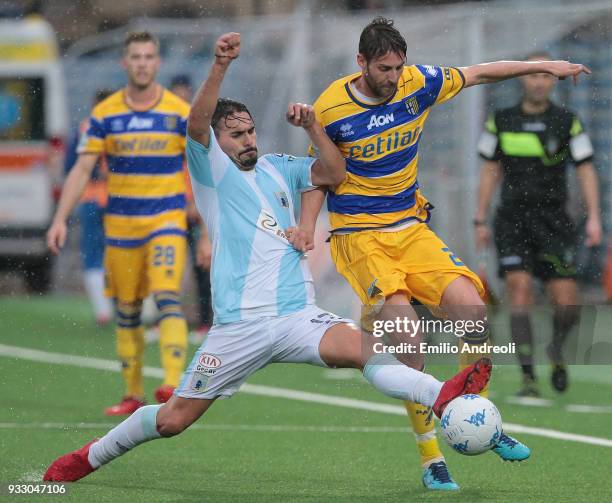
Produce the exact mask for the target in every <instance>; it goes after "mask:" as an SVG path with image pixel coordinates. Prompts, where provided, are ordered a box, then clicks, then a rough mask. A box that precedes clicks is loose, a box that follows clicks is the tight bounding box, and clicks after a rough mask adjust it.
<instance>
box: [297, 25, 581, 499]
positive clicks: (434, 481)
mask: <svg viewBox="0 0 612 503" xmlns="http://www.w3.org/2000/svg"><path fill="white" fill-rule="evenodd" d="M406 51H407V45H406V41H405V40H404V38H403V37H402V36H401V34H400V33H399V32H398V31H397V29H396V28H395V27H394V26H393V21H391V20H388V19H385V18H381V17H379V18H376V19H374V20H373V21H372V22H371V23H370V24H369V25H368V26H366V27H365V29H364V30H363V32H362V34H361V38H360V40H359V54H358V55H357V63H358V65H359V67H360V68H361V71H360V72H358V73H355V74H352V75H348V76H346V77H343V78H341V79H339V80H337V81H335V82H333V83H332V84H331V85H330V86H329V87H328V88H327V89H326V90H325V91H323V93H322V94H321V95H320V96H319V98H318V99H317V100H316V102H315V104H314V107H315V110H316V112H317V118H318V120H319V121H320V122H321V123H322V124H323V125H324V127H325V130H326V132H327V134H328V135H329V136H330V137H331V138H332V140H333V141H334V143H336V145H337V146H338V148H339V149H340V151H341V152H342V154H343V156H344V157H345V158H346V160H347V176H346V179H345V180H344V182H342V183H341V184H339V185H337V186H334V187H329V188H328V192H327V207H328V210H329V218H330V224H331V228H332V237H331V254H332V258H333V260H334V262H335V264H336V268H337V270H338V272H339V273H340V274H342V275H343V276H344V277H345V278H346V280H347V281H348V282H349V283H350V284H351V286H352V287H353V289H354V290H355V292H356V293H357V295H359V297H360V299H361V301H362V303H363V304H364V305H365V306H369V307H370V308H375V309H374V310H373V311H374V312H376V311H378V314H377V315H378V316H379V317H381V318H394V317H395V316H397V315H398V314H401V315H402V316H412V317H415V318H416V317H417V315H416V313H415V311H414V310H413V309H412V308H411V307H410V301H411V300H417V301H419V302H421V303H423V304H426V305H428V306H432V307H433V308H435V309H438V308H439V307H441V308H442V309H443V311H444V313H445V315H446V316H448V317H449V318H451V319H464V320H470V321H474V322H477V321H480V322H481V323H482V322H483V321H484V322H485V323H486V308H485V306H484V303H483V301H482V300H481V295H482V294H483V287H482V283H481V282H480V280H479V278H478V277H477V276H476V274H474V273H473V272H472V271H470V270H469V269H468V268H467V267H466V266H465V264H464V263H463V262H462V261H461V259H460V258H458V257H457V256H455V255H454V254H453V253H452V252H451V251H450V250H449V248H448V246H447V245H446V244H445V243H444V242H443V241H442V240H441V239H440V238H439V237H438V236H437V235H436V234H435V233H434V232H433V231H431V230H430V229H429V227H428V226H427V222H428V221H429V216H430V214H429V212H430V210H431V209H432V205H431V204H430V203H429V202H428V201H427V199H426V198H425V197H424V195H423V194H422V192H421V190H420V188H419V184H418V180H417V163H418V145H419V141H420V139H421V135H422V132H423V126H424V123H425V121H426V119H427V117H428V115H429V111H430V108H431V107H432V106H433V105H437V104H440V103H444V102H445V101H448V100H450V99H451V98H453V97H454V96H456V95H457V94H458V93H459V92H460V91H461V90H462V89H463V88H464V87H469V86H473V85H477V84H485V83H490V82H497V81H500V80H503V79H508V78H512V77H517V76H520V75H525V74H530V73H535V72H544V73H550V74H552V75H554V76H556V77H566V76H570V75H571V76H574V77H576V76H577V75H579V74H580V73H583V72H584V73H590V72H589V70H588V69H586V68H585V67H584V66H583V65H578V64H572V63H569V62H565V61H546V62H517V61H502V62H495V63H487V64H482V65H474V66H470V67H466V68H450V67H438V66H427V65H425V66H423V65H411V66H406ZM312 153H313V154H315V152H312ZM324 194H325V192H324V191H320V190H318V191H313V192H310V193H309V194H308V195H307V196H306V197H305V200H304V204H303V206H302V217H301V222H300V229H299V230H298V231H297V232H295V233H293V234H292V241H293V243H294V245H295V246H297V247H298V248H301V249H307V248H309V247H310V246H312V235H313V229H314V226H315V222H316V216H317V215H318V212H319V210H320V207H321V205H322V203H323V199H324V197H325V196H324ZM381 306H382V307H381ZM416 335H417V336H418V334H416ZM395 339H396V341H395V342H401V336H400V334H395ZM463 341H464V343H467V344H470V345H482V344H485V343H487V342H488V329H487V330H485V331H476V330H475V331H473V332H472V333H468V334H466V335H465V336H464V337H463ZM410 342H414V339H411V340H410ZM476 356H477V355H475V354H468V353H461V361H460V363H461V365H462V366H465V365H468V364H469V363H470V362H471V361H472V358H474V357H476ZM408 363H409V364H411V365H413V366H414V367H415V368H422V366H423V363H424V362H423V357H422V355H418V357H417V358H411V359H410V360H408ZM406 408H407V410H408V413H409V415H410V418H411V420H412V426H413V430H414V432H415V434H416V437H417V444H418V447H419V452H420V455H421V461H422V466H423V483H424V484H425V486H426V487H428V488H430V489H443V490H447V489H448V490H453V489H458V485H457V484H456V483H455V482H454V481H453V480H452V478H451V477H450V475H449V473H448V470H447V466H446V463H445V460H444V457H443V455H442V453H441V451H440V449H439V446H438V443H437V440H436V437H435V430H434V424H433V421H432V415H431V412H430V411H428V410H427V408H425V407H423V406H421V405H418V404H413V403H406ZM493 451H494V452H496V453H497V454H498V455H500V456H501V457H502V459H505V460H509V459H512V460H521V459H526V458H527V457H528V456H529V453H530V451H529V449H528V448H527V447H526V446H524V445H523V444H521V443H519V442H516V441H515V440H514V439H512V438H510V437H509V436H507V435H505V434H504V435H502V437H501V438H500V443H499V444H498V445H497V446H496V447H495V448H494V449H493Z"/></svg>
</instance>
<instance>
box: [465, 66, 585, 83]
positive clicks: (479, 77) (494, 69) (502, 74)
mask: <svg viewBox="0 0 612 503" xmlns="http://www.w3.org/2000/svg"><path fill="white" fill-rule="evenodd" d="M461 71H462V72H463V76H464V77H465V87H470V86H476V85H479V84H490V83H493V82H499V81H501V80H506V79H512V78H514V77H520V76H522V75H529V74H532V73H549V74H551V75H554V76H555V77H558V78H559V79H564V78H566V77H572V78H573V79H574V83H576V82H578V76H579V75H580V74H581V73H584V74H586V75H589V74H590V73H591V70H589V69H588V68H587V67H586V66H584V65H581V64H578V63H570V62H569V61H495V62H493V63H481V64H478V65H472V66H466V67H462V68H461Z"/></svg>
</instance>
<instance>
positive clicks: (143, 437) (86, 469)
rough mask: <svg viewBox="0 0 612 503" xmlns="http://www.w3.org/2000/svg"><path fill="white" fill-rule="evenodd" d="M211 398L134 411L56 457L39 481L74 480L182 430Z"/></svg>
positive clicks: (181, 400) (175, 400)
mask: <svg viewBox="0 0 612 503" xmlns="http://www.w3.org/2000/svg"><path fill="white" fill-rule="evenodd" d="M213 402H214V399H201V400H200V399H192V398H180V397H177V396H173V397H172V398H171V399H170V400H169V401H168V402H167V403H165V404H164V405H147V406H145V407H141V408H139V409H138V410H136V412H134V413H133V414H132V415H131V416H130V417H128V418H127V419H126V420H125V421H123V422H122V423H120V424H118V425H117V426H115V427H114V428H113V429H112V430H111V431H109V432H108V433H107V434H106V435H104V436H103V437H102V438H101V439H99V440H93V441H92V442H89V443H88V444H86V445H85V446H83V447H81V448H80V449H78V450H76V451H73V452H70V453H68V454H65V455H64V456H61V457H59V458H58V459H56V460H55V461H54V462H53V463H52V464H51V466H49V468H48V469H47V472H46V473H45V475H44V477H43V480H46V481H55V482H74V481H77V480H79V479H82V478H83V477H85V476H87V475H89V474H90V473H91V472H93V471H95V470H97V469H98V468H99V467H100V466H102V465H104V464H106V463H108V462H110V461H112V460H113V459H115V458H118V457H119V456H121V455H123V454H125V453H126V452H128V451H130V450H132V449H133V448H134V447H136V446H138V445H140V444H142V443H144V442H148V441H149V440H155V439H158V438H162V437H172V436H174V435H178V434H179V433H181V432H182V431H184V430H185V429H186V428H187V427H189V426H190V425H192V424H193V423H194V422H195V421H197V419H198V418H200V417H201V416H202V414H204V412H206V411H207V410H208V408H209V407H210V406H211V405H212V403H213Z"/></svg>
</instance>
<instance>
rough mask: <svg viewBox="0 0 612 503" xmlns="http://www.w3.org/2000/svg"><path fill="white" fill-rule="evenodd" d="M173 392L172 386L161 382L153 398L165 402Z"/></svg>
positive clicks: (158, 401)
mask: <svg viewBox="0 0 612 503" xmlns="http://www.w3.org/2000/svg"><path fill="white" fill-rule="evenodd" d="M173 393H174V386H170V385H169V384H162V385H161V386H160V387H159V388H157V389H156V390H155V400H157V403H166V402H167V401H168V400H170V397H171V396H172V395H173Z"/></svg>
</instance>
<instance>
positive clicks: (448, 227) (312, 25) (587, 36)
mask: <svg viewBox="0 0 612 503" xmlns="http://www.w3.org/2000/svg"><path fill="white" fill-rule="evenodd" d="M380 13H384V14H385V15H387V16H390V17H393V18H394V19H395V21H396V25H397V26H398V27H399V28H400V30H401V32H402V33H403V34H404V36H405V37H406V39H407V42H408V46H409V53H408V60H409V62H418V63H431V64H441V65H452V66H460V65H469V64H473V63H478V62H483V61H489V60H494V59H518V58H522V57H523V56H524V55H525V54H527V53H529V52H531V51H533V50H535V49H546V50H548V51H550V52H551V53H552V55H553V56H554V57H555V58H559V59H570V60H573V61H578V62H581V63H585V64H586V65H588V66H589V67H591V68H592V69H593V75H592V76H591V77H589V78H585V79H582V80H581V81H580V83H579V84H578V86H577V87H574V86H572V85H571V83H569V82H561V83H560V84H559V85H558V86H557V90H556V93H555V99H556V100H557V101H558V102H561V103H564V104H566V105H567V106H569V107H572V108H574V109H575V110H577V111H578V113H579V115H580V116H581V118H582V119H583V121H584V122H585V124H586V126H587V128H588V131H589V133H590V135H591V137H592V139H593V143H594V145H595V150H596V166H597V169H598V172H599V177H600V182H601V191H602V207H603V213H604V218H603V221H604V228H605V230H606V231H609V229H610V227H611V223H612V221H611V218H612V216H611V214H610V206H611V204H610V203H611V202H612V192H611V190H610V158H611V155H612V137H611V135H610V130H611V127H612V104H611V102H610V97H609V96H610V91H611V89H612V64H611V63H612V49H611V44H610V38H611V36H612V31H611V28H610V27H611V26H612V4H610V2H606V1H603V2H602V1H591V0H585V1H582V2H580V4H577V3H576V2H573V1H569V0H567V1H566V0H544V1H541V2H537V4H534V2H531V1H530V0H513V1H481V2H467V3H466V2H450V1H426V2H423V1H409V0H335V1H322V0H208V1H206V2H198V1H192V0H143V1H140V2H138V4H137V5H136V4H133V3H132V2H111V1H108V0H83V1H77V2H74V1H68V0H54V1H52V2H51V1H35V2H23V1H14V2H11V1H8V2H6V1H5V2H3V3H2V7H0V15H2V16H3V17H4V18H5V19H4V21H5V22H10V19H11V18H12V19H16V18H20V17H23V16H30V18H32V16H42V17H43V18H45V19H47V20H48V21H49V23H50V24H51V26H52V27H53V30H55V33H56V35H57V41H58V50H59V55H60V58H61V72H62V75H63V82H64V85H65V93H66V96H67V102H66V113H67V120H68V124H69V126H70V130H71V131H73V130H74V129H75V128H76V127H77V125H78V123H79V121H81V120H82V119H83V118H84V117H86V116H87V114H88V111H89V109H90V106H91V99H92V95H93V93H94V92H95V91H96V89H99V88H102V87H106V88H112V89H115V88H119V87H120V86H122V85H123V84H124V74H123V70H122V69H121V67H120V65H119V64H118V61H119V58H120V54H121V44H122V40H123V36H124V34H125V32H126V31H128V30H130V29H138V28H146V29H149V30H151V31H152V32H154V33H155V34H157V35H158V36H159V37H160V39H161V46H162V58H163V63H162V68H161V73H160V76H159V79H160V82H162V84H165V85H168V84H169V82H170V80H171V78H172V77H173V76H175V75H177V74H186V75H189V76H190V77H191V79H192V80H193V82H194V84H195V85H196V86H197V84H198V83H199V82H200V81H201V80H202V78H203V77H204V74H205V71H206V69H207V68H208V64H209V63H210V53H211V47H212V44H213V43H214V40H215V38H216V37H217V36H218V34H220V33H222V32H224V31H229V30H233V31H239V32H241V33H242V35H243V40H244V44H243V45H244V47H243V55H242V57H241V61H240V64H238V65H236V66H235V67H232V71H231V78H230V79H228V80H227V81H226V83H225V84H224V94H226V95H229V96H232V97H235V98H237V99H240V100H243V101H245V102H246V103H247V104H248V105H249V106H250V107H251V109H252V111H253V113H254V116H255V118H256V122H257V127H258V136H259V142H260V150H261V151H263V152H265V151H270V150H274V151H285V152H290V153H296V154H301V153H303V152H305V151H306V142H305V140H306V137H305V135H303V134H302V133H301V132H300V131H298V130H296V129H294V128H288V127H286V125H285V123H284V120H283V110H284V107H285V106H286V103H287V102H288V101H289V100H297V101H305V102H312V101H313V99H314V98H315V97H316V96H317V95H318V94H319V92H320V91H321V90H322V89H324V88H325V87H326V85H327V84H328V83H329V82H331V81H332V80H334V79H335V78H337V77H339V76H341V75H344V74H347V73H350V72H353V71H355V68H356V64H355V53H356V47H357V42H358V37H359V33H360V31H361V27H362V26H364V25H365V24H366V23H367V22H368V21H369V20H370V19H371V18H372V17H373V16H374V15H377V14H380ZM519 93H520V89H519V85H518V83H516V82H510V83H505V84H499V85H495V86H477V87H476V88H472V89H469V90H467V91H465V92H464V93H462V96H461V97H460V98H459V99H457V100H454V101H453V102H451V103H450V104H446V105H443V106H442V107H440V109H438V110H436V111H435V112H434V113H432V115H431V117H430V119H429V122H428V127H427V129H426V134H425V137H424V140H423V142H422V147H421V164H420V166H421V169H420V182H421V185H422V186H423V187H425V194H426V195H427V197H428V198H429V199H430V200H431V201H432V202H433V203H434V205H435V206H436V210H435V212H434V217H433V219H432V225H433V227H434V228H435V229H436V230H437V231H438V232H439V233H440V234H441V235H442V236H443V237H444V238H445V239H446V240H447V241H448V242H449V243H450V244H451V247H452V248H453V249H454V250H455V252H456V253H457V254H459V255H460V256H462V257H463V258H464V260H466V261H467V263H468V264H470V265H472V266H473V267H474V266H475V265H476V262H477V257H476V256H475V252H474V246H473V236H472V225H471V218H472V215H473V211H474V201H475V199H474V190H475V186H476V183H477V176H478V167H479V159H478V157H477V155H476V154H475V151H476V149H475V146H476V142H477V139H478V136H479V134H480V132H481V130H482V125H483V121H484V118H485V116H486V113H487V110H489V109H490V108H491V107H499V106H506V105H510V104H512V103H513V102H515V101H516V100H517V99H518V97H519ZM5 108H6V107H5ZM0 109H1V107H0ZM57 113H64V112H63V111H61V110H59V111H58V112H57ZM62 140H64V141H65V139H62ZM0 162H1V161H0ZM58 181H59V180H58V178H57V177H56V179H55V182H56V183H57V182H58ZM570 183H571V184H573V183H574V182H573V180H572V179H571V178H570ZM5 190H6V187H5ZM570 192H571V193H572V194H576V193H577V191H573V190H572V191H570ZM572 207H573V208H572V213H573V214H574V215H575V216H576V218H577V219H578V220H580V218H581V215H582V213H581V211H580V207H579V202H578V201H577V200H576V201H573V204H572ZM2 218H3V217H2V214H1V213H0V219H2ZM321 221H322V223H323V224H325V223H326V220H325V216H324V215H323V216H322V220H321ZM2 226H3V222H2V220H0V227H2ZM77 229H78V226H73V232H72V233H71V236H70V243H69V246H68V248H67V250H66V251H65V253H64V254H63V255H62V256H61V257H60V258H59V260H56V261H55V262H54V266H53V274H52V276H51V278H52V281H51V283H50V285H51V288H52V291H54V292H68V291H74V290H78V289H79V288H80V286H79V285H80V284H81V281H80V280H79V273H78V272H77V271H79V267H78V252H77V243H78V236H77V234H78V230H77ZM13 237H14V236H13ZM324 238H325V233H324V232H321V235H320V240H319V247H318V248H319V249H318V250H317V251H316V252H315V253H314V254H313V259H314V261H315V262H316V263H315V266H314V269H315V272H316V274H317V275H318V276H319V277H325V278H326V279H327V281H330V282H333V285H334V286H333V287H332V288H329V289H327V288H326V292H325V294H324V295H325V297H326V298H327V297H329V299H330V301H331V299H334V298H335V299H338V298H344V299H346V298H347V296H352V294H351V293H350V290H349V289H348V287H346V286H345V285H344V283H343V282H342V281H340V279H339V278H338V277H337V276H336V275H335V272H334V271H333V266H332V265H331V263H330V261H329V259H328V252H327V249H326V245H324V243H323V241H324ZM0 244H1V243H0ZM24 246H27V245H24ZM606 247H607V243H604V245H602V246H601V247H599V248H597V249H593V250H586V249H584V248H583V249H582V250H581V253H580V277H581V280H582V281H583V282H584V285H585V289H584V290H585V292H587V293H588V297H589V299H591V300H592V301H601V300H603V299H604V298H605V294H604V293H603V290H602V288H601V285H602V279H603V278H602V271H603V269H604V267H605V261H606V249H607V248H606ZM20 248H21V250H20V251H23V247H20ZM488 263H489V270H490V271H489V272H490V274H489V276H490V278H491V280H492V281H493V283H494V286H496V287H499V286H500V285H498V284H497V281H496V278H495V266H494V260H493V257H489V260H488ZM15 270H16V269H14V268H11V267H9V268H8V269H5V271H4V272H2V273H1V274H2V276H1V277H0V286H1V289H2V292H3V293H6V294H11V293H18V292H22V291H23V286H22V284H21V282H20V278H19V276H18V275H17V274H15ZM34 286H36V285H34ZM188 286H189V283H188ZM339 291H341V292H342V295H338V293H339ZM326 298H322V299H321V300H322V303H323V305H327V303H326ZM328 307H330V308H335V309H339V307H337V306H334V305H329V306H328ZM340 310H341V309H340Z"/></svg>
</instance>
